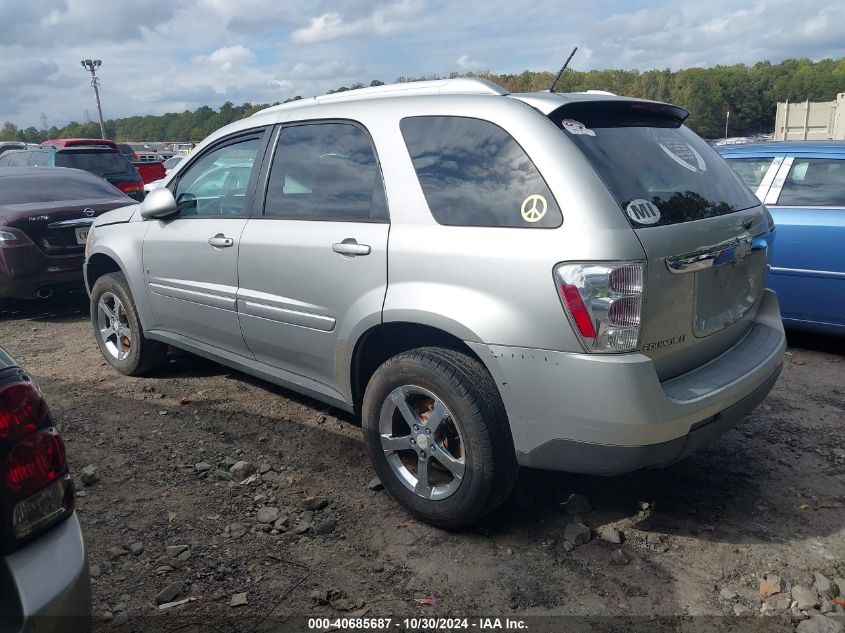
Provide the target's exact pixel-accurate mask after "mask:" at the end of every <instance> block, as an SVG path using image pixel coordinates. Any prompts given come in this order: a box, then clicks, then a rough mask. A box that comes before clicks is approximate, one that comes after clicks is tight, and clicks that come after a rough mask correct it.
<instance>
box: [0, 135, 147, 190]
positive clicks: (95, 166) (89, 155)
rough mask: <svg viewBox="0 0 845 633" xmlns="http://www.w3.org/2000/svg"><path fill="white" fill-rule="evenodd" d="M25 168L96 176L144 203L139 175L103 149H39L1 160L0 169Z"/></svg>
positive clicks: (116, 154)
mask: <svg viewBox="0 0 845 633" xmlns="http://www.w3.org/2000/svg"><path fill="white" fill-rule="evenodd" d="M27 166H28V167H72V168H75V169H81V170H84V171H87V172H90V173H92V174H96V175H97V176H99V177H100V178H102V179H104V180H105V181H107V182H109V183H110V184H112V185H114V186H115V187H116V188H118V189H119V190H120V191H122V192H123V193H125V194H126V195H127V196H129V197H131V198H133V199H135V200H136V201H139V202H140V201H141V200H143V199H144V181H143V180H142V178H141V176H140V175H139V174H138V171H137V170H136V169H135V167H133V166H132V163H130V162H129V161H128V160H126V158H125V157H124V156H123V154H121V153H120V152H118V151H117V150H116V149H113V148H111V147H108V146H106V145H71V146H64V147H62V146H45V145H42V146H41V147H40V148H38V149H26V150H16V151H11V152H6V153H4V154H3V155H2V156H0V168H3V167H27Z"/></svg>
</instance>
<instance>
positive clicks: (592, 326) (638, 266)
mask: <svg viewBox="0 0 845 633" xmlns="http://www.w3.org/2000/svg"><path fill="white" fill-rule="evenodd" d="M644 274H645V264H644V263H642V262H609V263H605V262H593V263H580V264H560V265H559V266H557V268H555V272H554V276H555V283H556V285H557V288H558V292H559V293H560V297H561V301H562V302H563V305H564V308H566V313H567V315H568V316H569V319H570V321H571V322H572V325H573V327H574V328H575V331H576V332H577V333H578V336H579V338H580V339H581V343H582V344H583V346H584V349H585V350H587V351H588V352H603V353H613V352H630V351H632V350H635V349H636V348H637V343H638V341H639V338H640V318H641V316H642V305H643V278H644Z"/></svg>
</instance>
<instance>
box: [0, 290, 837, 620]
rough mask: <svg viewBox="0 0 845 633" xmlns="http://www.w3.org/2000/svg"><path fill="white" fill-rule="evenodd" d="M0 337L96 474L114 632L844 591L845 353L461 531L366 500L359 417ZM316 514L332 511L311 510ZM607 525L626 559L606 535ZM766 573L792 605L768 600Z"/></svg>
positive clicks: (616, 610) (526, 490) (534, 478)
mask: <svg viewBox="0 0 845 633" xmlns="http://www.w3.org/2000/svg"><path fill="white" fill-rule="evenodd" d="M0 319H2V320H0V344H2V345H3V346H4V347H6V348H7V349H8V350H9V351H10V352H11V353H12V354H14V355H15V356H16V357H17V358H18V359H19V360H20V361H21V362H22V363H24V364H25V365H26V367H27V368H28V370H29V371H30V372H31V373H32V374H33V375H34V376H36V378H37V379H38V381H39V382H40V384H41V385H42V387H43V389H44V391H45V393H46V394H47V397H48V400H49V403H50V407H51V410H52V412H53V415H54V417H55V419H56V421H57V422H58V423H59V425H60V427H61V430H62V432H63V434H64V437H65V440H66V442H67V448H68V454H69V458H70V462H71V467H72V469H73V473H74V475H75V477H76V479H77V482H78V483H79V480H80V476H81V474H82V471H83V468H84V467H85V466H88V465H95V466H96V474H95V475H94V477H93V479H98V480H97V481H96V482H95V483H93V485H90V486H84V485H82V484H81V483H79V489H80V490H81V491H82V492H81V495H80V498H79V501H78V513H79V517H80V520H81V523H82V525H83V529H84V531H85V536H86V541H87V544H88V548H89V556H90V561H91V564H92V565H93V566H94V573H95V574H97V577H96V578H95V579H94V583H95V584H94V609H95V613H96V615H97V616H98V617H101V618H117V619H123V618H125V617H127V614H128V617H130V618H135V617H140V616H154V617H159V618H163V619H168V618H182V619H187V620H188V621H196V622H198V623H200V622H207V621H209V618H213V617H215V615H221V616H237V617H238V618H242V619H250V618H251V619H252V620H251V621H253V622H261V621H263V620H265V619H267V618H277V617H282V616H285V615H290V614H322V615H331V616H337V615H344V614H346V615H348V614H349V613H356V614H357V613H363V612H366V613H367V615H368V616H370V617H375V616H400V615H426V616H431V615H443V616H446V615H469V614H495V615H500V616H505V615H509V614H516V615H520V616H526V615H546V614H568V615H615V614H619V615H621V614H626V615H646V616H655V615H656V616H673V615H712V616H722V615H731V616H733V614H734V613H735V612H742V611H744V610H747V612H748V613H750V614H759V613H760V612H761V606H763V605H764V603H765V604H767V605H769V607H765V606H763V609H764V611H766V610H768V611H772V612H774V613H775V614H777V615H779V616H780V621H781V622H786V623H789V620H790V607H791V602H792V600H791V595H790V588H791V586H792V585H805V586H808V587H813V585H814V584H817V582H818V581H817V579H816V578H814V576H813V572H821V573H822V574H824V575H825V576H826V577H827V578H830V579H833V578H836V577H843V576H845V564H843V562H842V561H843V560H845V531H844V530H843V526H845V509H843V501H845V499H844V498H843V492H845V485H843V484H845V445H843V444H844V443H843V431H845V420H843V408H845V361H843V355H845V349H844V348H845V346H843V344H842V342H841V341H836V340H833V339H820V338H813V337H809V338H808V337H802V338H800V339H797V341H796V342H797V343H798V344H799V345H800V347H791V348H790V354H789V355H788V356H787V362H786V367H785V369H784V371H783V374H782V376H781V378H780V380H779V382H778V384H777V385H776V387H775V389H774V391H773V392H772V394H771V396H770V397H769V398H768V399H767V400H766V401H765V402H764V403H763V405H762V406H760V407H759V408H758V409H757V410H756V411H755V412H754V413H753V414H752V415H751V416H750V417H749V419H748V420H747V421H745V422H744V423H743V424H742V425H740V426H739V427H737V428H736V429H734V430H732V431H731V432H729V433H728V434H727V435H725V436H724V437H723V438H721V439H720V440H719V441H717V442H716V443H715V444H713V445H712V446H710V447H708V448H707V449H705V450H702V451H701V452H699V453H698V454H696V455H694V456H693V457H691V458H690V459H687V460H686V461H684V462H682V463H680V464H677V465H675V466H673V467H671V468H669V469H666V470H653V471H644V472H639V473H634V474H631V475H626V476H622V477H615V478H609V479H604V478H596V477H585V476H573V475H566V474H561V473H545V472H536V471H533V472H532V471H523V473H522V474H521V476H520V481H519V483H518V486H517V490H516V492H515V493H514V495H513V496H512V498H511V500H510V501H509V502H508V503H507V504H506V505H505V506H504V507H503V508H501V509H500V510H499V511H497V512H496V513H494V514H493V515H492V516H490V517H489V518H487V519H486V520H484V521H483V522H481V523H480V524H478V525H477V526H475V527H474V528H472V529H470V530H468V531H465V532H459V533H450V532H445V531H442V530H438V529H434V528H431V527H429V526H427V525H424V524H420V523H418V522H416V521H414V520H412V519H411V518H410V517H409V515H408V514H407V513H406V512H405V511H403V510H402V509H401V508H400V507H399V506H398V505H397V504H396V503H394V502H393V501H392V500H391V499H390V497H389V496H388V495H387V494H386V493H385V492H384V491H379V490H375V491H374V490H371V489H370V488H371V487H370V486H368V483H369V482H370V481H371V479H372V477H373V473H372V471H371V469H370V466H369V463H368V460H367V457H366V455H365V450H364V446H363V443H362V438H361V432H360V428H359V427H358V424H357V421H356V420H354V419H352V418H351V417H349V416H347V415H346V414H344V413H341V412H339V411H337V410H335V409H332V408H329V407H327V406H325V405H322V404H320V403H317V402H315V401H313V400H309V399H307V398H303V397H301V396H297V395H295V394H292V393H290V392H288V391H285V390H283V389H280V388H277V387H274V386H272V385H269V384H267V383H263V382H261V381H259V380H257V379H254V378H251V377H249V376H246V375H244V374H240V373H238V372H234V371H231V370H229V369H227V368H224V367H222V366H220V365H217V364H214V363H210V362H207V361H204V360H202V359H199V358H197V357H194V356H190V355H174V357H173V358H172V360H171V362H170V363H169V366H168V367H167V368H166V369H165V370H164V371H161V372H159V373H157V374H156V375H154V376H151V377H148V378H142V379H137V378H127V377H123V376H120V375H118V374H117V373H115V372H114V371H113V370H112V369H111V368H110V367H108V366H107V365H106V363H105V361H103V359H102V358H101V356H100V354H99V352H98V350H97V346H96V344H95V343H94V340H93V338H92V334H91V330H90V324H89V322H88V318H87V313H86V306H85V302H84V301H67V300H55V301H53V302H51V303H44V304H37V305H32V304H28V305H23V306H17V307H13V308H12V309H7V310H6V311H5V312H2V313H0ZM239 461H244V462H248V464H247V465H245V466H242V467H239V468H236V469H235V472H236V473H238V474H237V475H233V474H232V473H231V472H229V471H230V470H231V468H232V465H233V464H234V463H235V462H239ZM250 465H251V467H250ZM253 468H254V472H253ZM241 475H244V477H243V479H244V480H245V481H246V482H247V483H240V482H239V481H238V479H240V476H241ZM573 492H577V493H580V494H583V495H586V496H587V497H588V498H589V500H590V503H591V505H592V511H590V512H589V513H587V514H585V515H584V516H583V517H582V518H583V520H584V522H585V524H586V525H587V526H589V527H590V528H592V529H593V530H594V536H593V538H592V540H591V541H590V542H589V543H588V544H586V545H583V546H580V547H575V548H574V549H572V548H571V546H570V545H569V543H567V542H565V541H564V537H563V534H564V530H565V528H566V526H567V524H568V523H569V522H570V521H571V517H569V516H567V515H566V513H565V512H563V511H562V509H561V505H560V504H561V502H563V501H565V500H566V499H567V498H568V497H569V495H570V494H572V493H573ZM320 496H322V497H326V498H327V500H328V503H327V505H326V506H325V507H322V508H319V509H316V510H315V509H307V508H311V507H313V506H315V505H320V503H314V502H303V500H305V499H308V498H311V497H320ZM273 509H275V510H276V511H277V512H274V511H273ZM259 515H260V516H259ZM259 519H261V521H263V522H259ZM607 525H612V526H614V527H616V528H618V529H619V530H621V532H622V535H623V537H622V538H623V542H622V544H613V543H610V542H606V541H604V540H602V539H600V538H599V537H598V536H597V534H598V533H600V532H601V530H602V528H604V527H605V526H607ZM318 526H320V527H318ZM315 532H324V533H322V534H318V533H315ZM176 545H185V546H187V547H186V548H173V549H171V550H170V551H168V550H167V548H168V547H170V546H176ZM177 551H178V553H176V552H177ZM185 552H188V553H187V554H185ZM173 554H175V555H173ZM770 572H772V573H776V574H778V575H779V576H780V578H782V579H783V581H784V585H783V591H781V592H780V593H779V594H775V595H772V596H770V597H769V598H767V599H765V600H764V599H763V598H762V597H761V595H760V590H759V586H760V579H761V577H762V576H763V575H765V574H767V573H770ZM165 589H169V591H164V590H165ZM814 591H815V589H814ZM236 594H246V595H245V596H236ZM233 596H235V598H233ZM188 598H191V599H192V600H188V601H187V602H184V603H183V604H179V605H177V606H173V607H172V608H168V609H166V610H164V611H161V610H160V608H159V606H158V604H157V603H161V602H165V603H168V602H170V603H172V602H179V601H182V600H185V599H188ZM426 598H434V599H435V600H434V601H428V602H434V603H435V606H432V605H431V604H425V602H426V601H425V600H423V602H420V601H418V599H420V600H421V599H426ZM244 601H245V602H246V604H242V605H240V606H230V605H233V604H237V603H239V602H241V603H242V602H244ZM819 606H820V607H823V606H825V605H823V603H822V600H821V598H820V600H819ZM833 608H834V609H839V610H841V607H833ZM772 622H774V620H772ZM163 624H164V621H162V625H163Z"/></svg>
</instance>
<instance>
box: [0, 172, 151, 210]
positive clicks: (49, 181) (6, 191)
mask: <svg viewBox="0 0 845 633" xmlns="http://www.w3.org/2000/svg"><path fill="white" fill-rule="evenodd" d="M48 171H49V172H50V173H47V174H45V175H40V174H39V175H31V176H30V175H27V176H2V175H0V204H3V205H9V204H30V203H38V202H61V201H64V200H97V199H103V200H114V199H115V198H121V197H123V194H122V193H121V192H120V191H119V190H117V189H115V188H114V187H112V186H111V185H110V184H109V183H107V182H106V181H105V180H102V179H101V178H96V177H95V176H90V177H89V176H86V175H84V174H79V175H77V176H69V175H66V174H56V173H52V170H48ZM133 202H134V201H133V200H130V199H129V198H127V204H130V203H133Z"/></svg>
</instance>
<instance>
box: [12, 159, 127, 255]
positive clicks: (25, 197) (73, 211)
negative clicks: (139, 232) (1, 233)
mask: <svg viewBox="0 0 845 633" xmlns="http://www.w3.org/2000/svg"><path fill="white" fill-rule="evenodd" d="M62 171H64V170H55V171H54V170H52V169H49V168H44V169H40V170H38V173H37V174H30V175H25V176H24V175H22V176H15V177H11V176H9V177H5V178H3V187H2V189H0V215H2V216H3V217H4V218H5V219H6V226H9V227H12V228H15V229H18V230H19V231H21V232H22V233H23V234H24V235H26V236H27V237H28V238H29V239H30V240H32V242H34V243H35V245H36V246H38V248H40V249H41V250H42V251H43V252H44V253H45V254H47V255H71V254H77V253H81V252H82V251H83V250H84V248H85V238H86V237H87V230H88V227H89V226H90V225H91V223H92V222H93V220H94V218H96V217H97V216H98V215H101V214H103V213H105V212H106V211H111V210H112V209H117V208H119V207H123V206H127V205H129V204H133V203H134V201H133V200H131V199H129V198H127V197H126V196H124V195H123V194H122V193H121V192H120V191H118V190H117V189H115V188H114V187H112V186H111V185H109V184H108V183H106V182H104V181H102V180H100V179H99V178H95V177H94V176H89V175H87V174H80V173H79V172H77V173H76V174H74V173H73V172H70V173H67V172H65V173H59V172H62Z"/></svg>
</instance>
